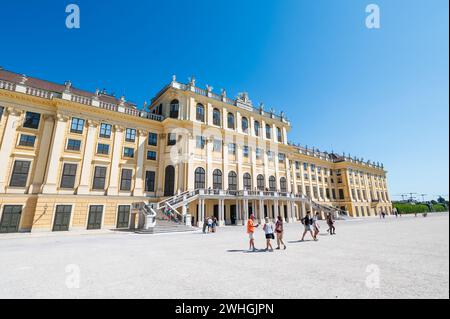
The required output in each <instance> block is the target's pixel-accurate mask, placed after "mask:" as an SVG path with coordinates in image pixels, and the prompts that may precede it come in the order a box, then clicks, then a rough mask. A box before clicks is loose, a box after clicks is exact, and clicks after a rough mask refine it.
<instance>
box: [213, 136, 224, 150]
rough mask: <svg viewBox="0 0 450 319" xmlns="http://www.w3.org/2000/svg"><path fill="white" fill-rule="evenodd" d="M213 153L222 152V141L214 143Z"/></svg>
mask: <svg viewBox="0 0 450 319" xmlns="http://www.w3.org/2000/svg"><path fill="white" fill-rule="evenodd" d="M213 152H222V141H221V140H216V139H215V140H214V142H213Z"/></svg>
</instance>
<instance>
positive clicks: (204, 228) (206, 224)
mask: <svg viewBox="0 0 450 319" xmlns="http://www.w3.org/2000/svg"><path fill="white" fill-rule="evenodd" d="M207 227H208V218H205V219H204V220H203V234H206V228H207Z"/></svg>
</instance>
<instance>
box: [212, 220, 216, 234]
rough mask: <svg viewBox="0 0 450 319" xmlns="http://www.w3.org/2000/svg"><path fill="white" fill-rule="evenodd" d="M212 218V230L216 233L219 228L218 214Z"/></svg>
mask: <svg viewBox="0 0 450 319" xmlns="http://www.w3.org/2000/svg"><path fill="white" fill-rule="evenodd" d="M212 220H213V221H212V232H213V233H215V232H216V230H217V218H216V216H214V217H213V219H212Z"/></svg>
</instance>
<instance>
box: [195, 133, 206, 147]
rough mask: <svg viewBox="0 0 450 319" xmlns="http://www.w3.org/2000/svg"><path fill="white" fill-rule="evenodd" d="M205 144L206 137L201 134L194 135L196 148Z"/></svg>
mask: <svg viewBox="0 0 450 319" xmlns="http://www.w3.org/2000/svg"><path fill="white" fill-rule="evenodd" d="M205 144H206V139H205V138H204V137H203V136H196V138H195V147H196V148H197V149H200V150H202V149H204V148H205Z"/></svg>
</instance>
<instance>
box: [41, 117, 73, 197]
mask: <svg viewBox="0 0 450 319" xmlns="http://www.w3.org/2000/svg"><path fill="white" fill-rule="evenodd" d="M68 121H69V117H68V116H65V115H61V114H58V115H57V116H56V128H55V129H54V130H53V144H52V148H51V151H50V157H49V161H48V166H47V167H48V168H47V177H46V180H45V184H44V187H43V189H42V193H44V194H55V193H56V189H57V183H58V171H59V169H58V168H59V162H60V160H61V153H62V152H63V150H64V143H65V140H64V137H65V136H66V134H65V133H66V130H67V125H68Z"/></svg>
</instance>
